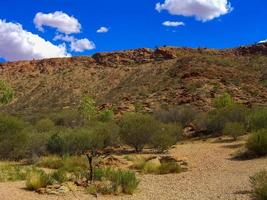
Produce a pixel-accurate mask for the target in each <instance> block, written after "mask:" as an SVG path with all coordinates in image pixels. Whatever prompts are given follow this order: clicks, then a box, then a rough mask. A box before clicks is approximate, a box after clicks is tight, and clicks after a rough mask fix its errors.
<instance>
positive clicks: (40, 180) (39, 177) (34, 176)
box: [26, 169, 52, 190]
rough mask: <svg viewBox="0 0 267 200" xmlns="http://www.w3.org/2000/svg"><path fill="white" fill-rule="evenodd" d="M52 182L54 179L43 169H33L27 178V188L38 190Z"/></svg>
mask: <svg viewBox="0 0 267 200" xmlns="http://www.w3.org/2000/svg"><path fill="white" fill-rule="evenodd" d="M51 183H52V179H51V177H50V176H49V175H47V174H46V173H45V172H44V171H43V170H40V169H32V170H31V171H30V172H29V173H28V174H27V178H26V188H27V189H28V190H37V189H39V188H43V187H46V186H47V185H50V184H51Z"/></svg>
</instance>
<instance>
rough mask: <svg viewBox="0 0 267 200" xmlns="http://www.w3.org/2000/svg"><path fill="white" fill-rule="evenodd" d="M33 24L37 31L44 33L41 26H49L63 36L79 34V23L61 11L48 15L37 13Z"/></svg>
mask: <svg viewBox="0 0 267 200" xmlns="http://www.w3.org/2000/svg"><path fill="white" fill-rule="evenodd" d="M33 22H34V24H35V26H36V28H37V29H38V30H39V31H44V29H43V26H49V27H52V28H56V29H57V31H59V32H61V33H65V34H71V33H80V32H81V24H80V23H79V21H78V20H77V19H76V18H74V17H73V16H69V15H67V14H66V13H63V12H61V11H56V12H54V13H48V14H44V13H41V12H39V13H37V14H36V15H35V18H34V20H33Z"/></svg>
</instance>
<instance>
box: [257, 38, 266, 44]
mask: <svg viewBox="0 0 267 200" xmlns="http://www.w3.org/2000/svg"><path fill="white" fill-rule="evenodd" d="M262 43H267V39H266V40H261V41H259V42H258V44H262Z"/></svg>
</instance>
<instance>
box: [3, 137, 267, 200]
mask: <svg viewBox="0 0 267 200" xmlns="http://www.w3.org/2000/svg"><path fill="white" fill-rule="evenodd" d="M217 140H218V139H210V140H208V141H205V142H203V141H190V142H186V143H184V144H179V145H177V146H176V147H175V148H174V149H172V150H171V151H170V153H171V154H173V155H175V156H179V157H183V158H184V157H185V158H187V160H188V162H189V171H187V172H183V173H180V174H170V175H143V176H140V185H139V187H138V190H137V191H136V193H135V194H134V195H132V196H128V195H125V196H124V195H123V196H98V198H97V199H103V200H107V199H114V200H116V199H123V200H124V199H129V200H130V199H133V200H136V199H140V200H150V199H151V200H155V199H156V200H217V199H222V200H248V199H250V196H249V191H250V184H249V176H251V175H253V174H254V173H255V172H258V171H259V170H262V169H267V158H261V159H254V160H246V161H240V160H233V159H231V157H232V154H233V153H235V152H236V151H237V150H238V148H239V147H240V146H241V145H242V143H243V142H242V141H239V142H230V141H227V140H224V139H223V140H220V141H217ZM24 185H25V183H24V182H15V183H0V199H3V200H37V199H38V200H90V199H96V197H93V196H91V195H89V194H85V193H83V192H75V193H69V194H66V195H64V196H53V195H49V196H48V195H39V194H37V193H34V192H29V191H26V190H25V189H24Z"/></svg>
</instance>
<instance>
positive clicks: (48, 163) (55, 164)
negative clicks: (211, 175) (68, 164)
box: [36, 156, 64, 169]
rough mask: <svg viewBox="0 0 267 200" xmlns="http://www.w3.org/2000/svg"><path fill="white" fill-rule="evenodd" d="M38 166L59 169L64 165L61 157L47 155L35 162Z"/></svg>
mask: <svg viewBox="0 0 267 200" xmlns="http://www.w3.org/2000/svg"><path fill="white" fill-rule="evenodd" d="M36 165H37V166H38V167H42V168H49V169H59V168H61V167H63V166H64V162H63V159H62V158H60V157H58V156H47V157H43V158H41V159H40V161H39V162H38V163H37V164H36Z"/></svg>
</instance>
